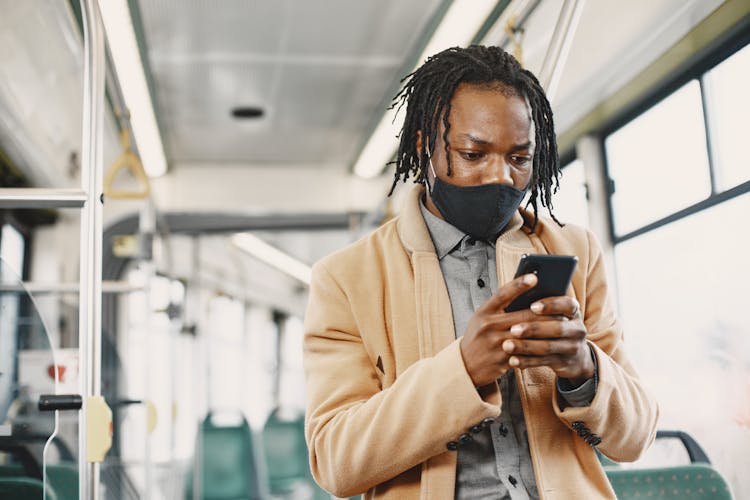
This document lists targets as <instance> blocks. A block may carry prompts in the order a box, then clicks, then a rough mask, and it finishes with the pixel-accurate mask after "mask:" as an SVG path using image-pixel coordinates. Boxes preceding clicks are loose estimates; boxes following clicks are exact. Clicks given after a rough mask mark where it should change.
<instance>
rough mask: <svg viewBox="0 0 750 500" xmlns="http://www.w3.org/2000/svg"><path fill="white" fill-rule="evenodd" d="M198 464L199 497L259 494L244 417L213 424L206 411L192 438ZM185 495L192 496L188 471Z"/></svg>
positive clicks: (237, 498) (246, 498)
mask: <svg viewBox="0 0 750 500" xmlns="http://www.w3.org/2000/svg"><path fill="white" fill-rule="evenodd" d="M196 453H197V454H200V455H199V456H198V457H197V458H198V460H197V462H198V463H199V464H201V469H202V471H201V472H202V473H201V475H200V483H201V490H202V491H201V494H200V495H198V497H199V498H201V500H255V499H260V498H261V489H260V484H261V483H260V478H259V474H258V466H257V464H256V461H255V455H254V451H253V437H252V433H251V432H250V427H249V426H248V425H247V421H246V420H245V419H244V418H242V419H241V422H240V423H239V424H237V425H230V426H217V425H215V424H214V423H213V419H212V415H211V414H210V413H209V414H208V416H206V418H205V420H204V421H203V423H202V424H201V427H200V434H199V436H198V438H197V442H196ZM185 498H186V499H192V498H193V473H192V472H191V473H189V474H188V481H187V488H186V496H185Z"/></svg>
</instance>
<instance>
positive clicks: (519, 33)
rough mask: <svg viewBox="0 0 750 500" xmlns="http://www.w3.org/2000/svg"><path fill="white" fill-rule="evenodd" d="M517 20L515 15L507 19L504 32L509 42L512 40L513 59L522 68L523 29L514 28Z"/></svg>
mask: <svg viewBox="0 0 750 500" xmlns="http://www.w3.org/2000/svg"><path fill="white" fill-rule="evenodd" d="M517 19H518V15H517V14H513V15H512V16H510V18H508V22H507V23H506V24H505V32H506V33H507V34H508V36H509V37H510V39H511V40H513V57H515V58H516V60H517V61H518V63H519V64H520V65H521V66H523V35H524V30H523V28H516V27H515V26H516V20H517Z"/></svg>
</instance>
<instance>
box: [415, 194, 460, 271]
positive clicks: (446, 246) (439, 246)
mask: <svg viewBox="0 0 750 500" xmlns="http://www.w3.org/2000/svg"><path fill="white" fill-rule="evenodd" d="M419 210H421V212H422V217H423V218H424V222H425V224H427V230H428V231H429V232H430V237H431V238H432V243H433V244H434V245H435V251H436V252H437V256H438V259H442V258H443V257H445V256H446V255H448V254H449V253H450V252H451V250H453V249H454V248H456V247H457V246H458V244H459V243H461V240H463V239H464V237H466V233H464V232H463V231H461V230H460V229H458V228H457V227H455V226H453V225H452V224H450V223H448V222H446V221H444V220H443V219H441V218H439V217H437V216H435V214H433V213H432V212H430V211H429V210H427V207H425V205H424V200H423V199H420V201H419Z"/></svg>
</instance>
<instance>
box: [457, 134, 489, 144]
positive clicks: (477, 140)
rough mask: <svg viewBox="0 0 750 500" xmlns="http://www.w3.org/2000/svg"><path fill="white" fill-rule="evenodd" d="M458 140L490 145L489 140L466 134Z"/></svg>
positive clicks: (459, 136)
mask: <svg viewBox="0 0 750 500" xmlns="http://www.w3.org/2000/svg"><path fill="white" fill-rule="evenodd" d="M458 138H459V139H466V140H467V141H471V142H473V143H474V144H490V141H488V140H487V139H480V138H479V137H476V136H473V135H471V134H466V133H464V134H459V135H458Z"/></svg>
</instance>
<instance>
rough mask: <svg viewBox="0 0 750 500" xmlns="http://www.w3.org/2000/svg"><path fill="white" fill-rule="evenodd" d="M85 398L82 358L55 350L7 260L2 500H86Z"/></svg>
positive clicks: (1, 265) (0, 297) (2, 318)
mask: <svg viewBox="0 0 750 500" xmlns="http://www.w3.org/2000/svg"><path fill="white" fill-rule="evenodd" d="M78 392H79V391H78V350H77V349H56V348H55V344H54V343H53V342H52V341H51V339H50V337H49V334H48V331H47V329H46V328H45V326H44V322H43V321H42V318H41V316H40V314H39V312H38V310H37V307H36V305H35V303H34V301H33V299H32V297H31V295H30V294H29V293H28V291H27V290H26V289H25V288H24V286H23V284H22V282H21V280H20V278H19V277H18V275H17V274H16V272H15V271H14V270H13V269H12V268H11V267H10V266H9V265H7V264H6V263H5V261H3V260H2V259H0V498H29V499H34V498H39V499H45V500H46V499H48V498H51V499H56V500H68V499H75V498H78V458H77V455H78V418H79V412H78V411H77V408H79V407H80V397H79V396H78V395H77V394H78ZM62 395H68V396H67V397H63V396H62ZM56 396H57V397H56ZM55 408H69V410H64V411H63V410H56V409H55Z"/></svg>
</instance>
